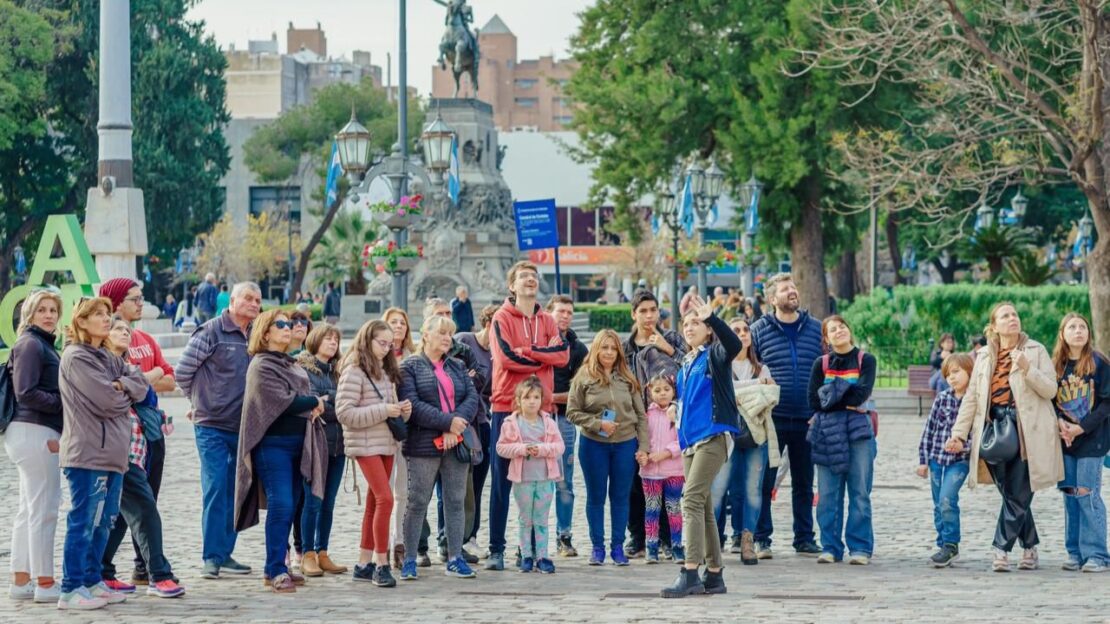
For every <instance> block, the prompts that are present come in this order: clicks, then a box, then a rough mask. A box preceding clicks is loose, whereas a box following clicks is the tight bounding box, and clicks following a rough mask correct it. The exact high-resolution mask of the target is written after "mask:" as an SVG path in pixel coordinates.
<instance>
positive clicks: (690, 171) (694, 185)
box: [686, 163, 705, 197]
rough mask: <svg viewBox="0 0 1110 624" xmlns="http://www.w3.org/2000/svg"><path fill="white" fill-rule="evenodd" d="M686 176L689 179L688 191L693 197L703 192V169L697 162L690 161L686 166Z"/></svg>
mask: <svg viewBox="0 0 1110 624" xmlns="http://www.w3.org/2000/svg"><path fill="white" fill-rule="evenodd" d="M686 177H687V178H688V179H689V180H690V192H691V193H692V194H693V195H694V197H700V196H701V195H702V194H703V193H705V169H702V168H701V167H699V166H698V164H697V163H691V164H690V166H689V167H687V168H686Z"/></svg>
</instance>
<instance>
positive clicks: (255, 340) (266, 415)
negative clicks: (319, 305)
mask: <svg viewBox="0 0 1110 624" xmlns="http://www.w3.org/2000/svg"><path fill="white" fill-rule="evenodd" d="M292 334H293V324H292V323H291V322H290V320H289V317H288V316H287V315H286V313H285V312H284V311H283V310H267V311H266V312H263V313H262V314H260V315H259V316H258V318H257V319H256V320H255V322H254V326H253V328H252V329H251V336H250V341H249V343H248V345H247V352H248V353H249V354H250V355H251V356H252V357H251V363H250V367H249V368H248V369H247V385H246V391H245V393H244V396H243V418H242V421H241V423H240V426H239V461H238V470H237V473H236V478H235V530H237V531H243V530H244V529H247V528H249V527H251V526H254V525H255V524H257V523H258V510H259V509H260V508H261V506H262V503H263V502H264V503H265V504H266V509H267V510H268V511H267V513H266V577H265V584H266V585H267V586H270V587H271V588H272V589H273V591H274V592H277V593H289V592H295V591H296V590H297V589H296V585H303V584H304V577H303V576H300V575H293V574H291V573H290V571H289V566H288V565H287V564H286V554H287V551H288V545H289V530H290V529H291V528H292V526H293V511H294V508H295V507H296V504H295V503H296V499H297V498H298V497H299V495H300V492H301V487H302V486H301V483H302V478H304V479H305V480H307V481H308V482H309V483H310V484H311V485H310V487H311V489H312V494H313V496H317V497H320V498H323V496H324V483H323V481H324V474H325V466H326V465H327V447H326V442H325V440H324V432H323V423H320V422H317V420H318V419H319V418H320V416H321V415H322V414H323V413H324V408H325V405H324V398H323V397H318V396H313V395H312V394H311V386H310V383H309V380H308V374H307V373H306V372H305V370H304V369H303V368H301V367H299V366H297V365H296V362H295V360H294V359H293V358H292V357H290V356H289V353H288V349H289V343H290V339H291V337H292ZM303 455H307V457H306V458H305V459H306V460H307V461H303V462H302V456H303ZM263 492H264V493H265V498H262V495H263Z"/></svg>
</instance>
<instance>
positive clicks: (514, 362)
mask: <svg viewBox="0 0 1110 624" xmlns="http://www.w3.org/2000/svg"><path fill="white" fill-rule="evenodd" d="M490 330H491V331H492V332H493V336H491V340H490V341H489V343H490V353H491V354H492V356H493V393H492V395H491V399H492V403H493V411H495V412H511V411H513V393H514V392H516V386H517V384H519V383H520V382H522V381H524V380H525V379H527V378H528V377H529V376H530V375H536V376H537V377H539V378H540V383H541V384H543V388H544V401H543V410H544V411H545V412H549V413H552V414H553V413H555V404H554V401H553V393H554V391H555V368H556V367H559V366H566V365H567V362H569V361H570V346H569V345H568V344H567V342H566V341H565V340H562V338H561V337H560V342H559V343H558V344H556V345H555V346H553V347H552V346H549V345H550V343H551V339H552V338H555V337H557V336H559V329H558V328H557V327H556V326H555V319H554V318H552V317H551V315H550V314H548V313H547V312H544V311H543V309H541V308H540V306H539V304H536V310H535V313H534V314H533V315H532V316H530V317H529V316H524V314H522V313H521V312H520V310H517V309H516V299H515V298H513V297H508V298H506V299H505V303H503V304H502V305H501V308H500V309H499V310H498V311H497V312H496V313H494V315H493V323H492V327H491V328H490Z"/></svg>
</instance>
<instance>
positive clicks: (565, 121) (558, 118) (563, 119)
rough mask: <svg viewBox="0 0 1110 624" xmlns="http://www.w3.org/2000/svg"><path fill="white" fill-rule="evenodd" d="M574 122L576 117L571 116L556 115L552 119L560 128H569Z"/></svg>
mask: <svg viewBox="0 0 1110 624" xmlns="http://www.w3.org/2000/svg"><path fill="white" fill-rule="evenodd" d="M573 120H574V117H572V116H570V115H555V116H554V117H553V118H552V121H554V122H555V123H556V124H558V125H560V126H569V125H570V122H571V121H573Z"/></svg>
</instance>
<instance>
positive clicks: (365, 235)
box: [312, 209, 379, 295]
mask: <svg viewBox="0 0 1110 624" xmlns="http://www.w3.org/2000/svg"><path fill="white" fill-rule="evenodd" d="M378 237H379V229H378V224H377V223H375V222H374V221H372V220H370V219H366V218H364V217H363V216H362V213H361V212H359V211H357V210H348V209H344V210H341V211H340V212H339V213H338V214H336V215H335V220H333V221H332V224H331V227H329V228H328V231H327V232H326V233H325V234H324V238H323V240H322V241H321V242H322V243H323V244H322V245H320V247H319V248H317V250H316V253H315V254H313V255H312V269H313V270H314V271H316V274H317V275H318V276H319V278H320V280H321V281H334V282H336V283H343V282H346V283H347V289H346V292H347V293H348V294H351V295H363V294H366V287H367V283H366V279H365V278H364V277H363V276H362V270H363V267H362V262H363V258H362V249H363V247H365V246H366V245H370V244H373V243H374V242H375V241H376V240H378Z"/></svg>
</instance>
